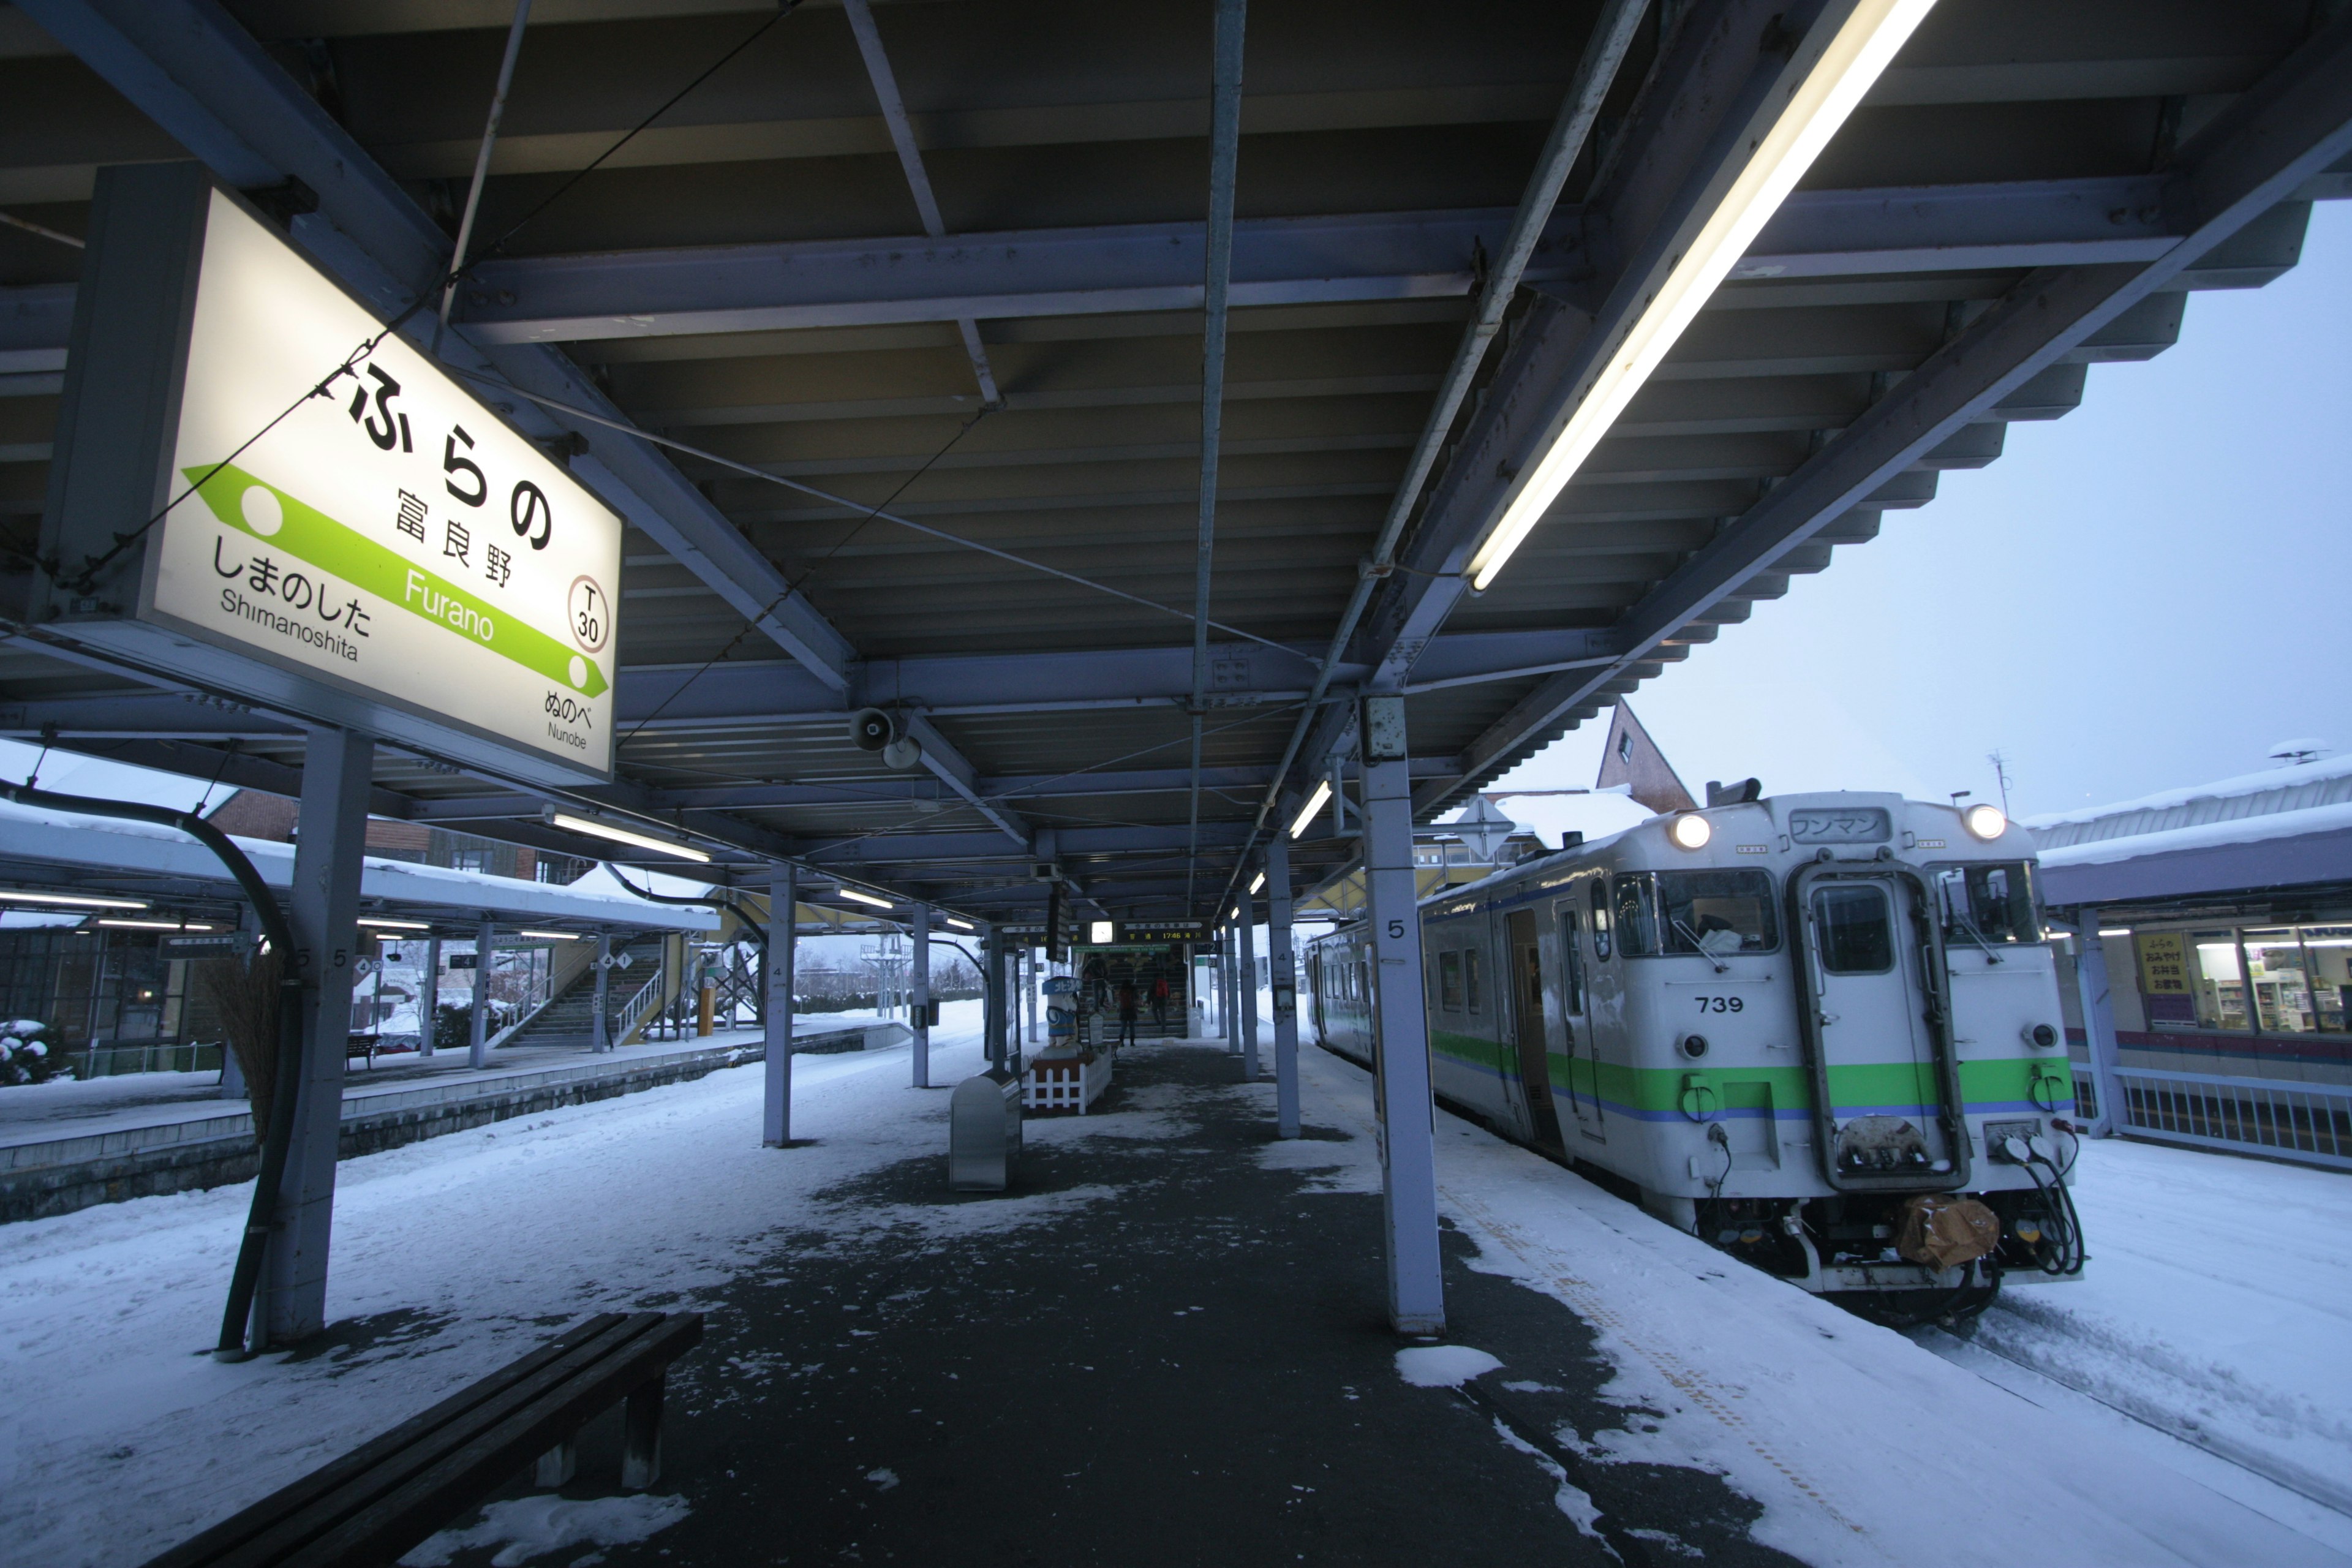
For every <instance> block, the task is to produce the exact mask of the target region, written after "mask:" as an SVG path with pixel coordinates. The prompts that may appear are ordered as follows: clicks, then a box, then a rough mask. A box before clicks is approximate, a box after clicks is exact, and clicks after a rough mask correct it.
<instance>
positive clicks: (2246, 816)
mask: <svg viewBox="0 0 2352 1568" xmlns="http://www.w3.org/2000/svg"><path fill="white" fill-rule="evenodd" d="M2347 803H2352V756H2344V757H2327V758H2324V759H2322V760H2320V761H2317V762H2310V763H2299V764H2297V765H2295V766H2294V767H2285V768H2269V769H2265V770H2264V771H2263V772H2261V773H2242V774H2240V775H2239V776H2238V777H2236V778H2231V779H2222V780H2221V781H2219V782H2218V783H2214V784H2196V785H2192V786H2190V787H2189V788H2187V789H2175V790H2165V791H2163V792H2161V793H2159V794H2157V795H2143V796H2141V797H2140V798H2139V799H2137V800H2126V801H2118V802H2116V804H2115V805H2097V806H2092V807H2089V808H2087V809H2085V810H2083V811H2066V812H2055V813H2053V814H2051V815H2049V816H2029V817H2023V818H2021V819H2020V821H2019V823H2018V826H2021V827H2023V828H2025V829H2026V830H2027V831H2029V832H2031V833H2032V835H2033V840H2034V842H2035V844H2037V845H2038V846H2040V847H2041V850H2042V859H2043V860H2044V861H2045V862H2051V861H2052V859H2053V854H2054V853H2055V852H2057V851H2061V850H2065V849H2070V848H2073V847H2076V846H2079V845H2090V844H2099V843H2105V842H2109V841H2111V840H2115V839H2120V838H2134V839H2142V838H2147V837H2151V836H2154V835H2167V836H2168V835H2171V834H2174V833H2178V832H2180V831H2183V830H2186V829H2190V828H2214V829H2217V830H2218V831H2217V832H2216V833H2214V834H2212V835H2209V836H2207V837H2202V838H2200V839H2198V840H2196V841H2195V842H2196V846H2197V847H2202V846H2204V845H2209V844H2222V843H2230V844H2251V843H2254V842H2257V841H2259V840H2262V839H2265V838H2275V837H2285V836H2288V835H2292V834H2297V833H2314V832H2319V831H2323V830H2324V826H2326V825H2324V824H2323V823H2322V822H2321V821H2320V819H2319V818H2317V817H2307V818H2305V819H2304V820H2303V821H2301V822H2299V823H2296V824H2294V825H2292V826H2289V825H2284V824H2280V823H2276V822H2271V821H2266V820H2263V819H2266V818H2272V817H2278V816H2300V815H2301V814H2304V813H2309V812H2314V811H2322V810H2324V809H2325V808H2326V807H2329V806H2338V805H2346V804H2347ZM2168 847H2191V846H2190V845H2189V843H2188V842H2187V841H2184V842H2183V843H2181V844H2179V845H2174V846H2168ZM2155 848H2156V847H2155V846H2153V845H2148V844H2140V845H2137V846H2135V847H2132V848H2131V849H2129V850H2127V851H2126V853H2129V854H2147V853H2152V852H2154V851H2155Z"/></svg>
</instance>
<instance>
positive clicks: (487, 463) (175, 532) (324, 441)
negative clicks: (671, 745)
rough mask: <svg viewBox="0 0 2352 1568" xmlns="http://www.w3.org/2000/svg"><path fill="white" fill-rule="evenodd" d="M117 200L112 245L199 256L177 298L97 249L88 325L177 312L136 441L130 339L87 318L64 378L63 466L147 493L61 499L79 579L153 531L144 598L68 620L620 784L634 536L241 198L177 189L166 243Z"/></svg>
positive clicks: (311, 712) (61, 524) (546, 772)
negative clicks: (102, 468) (625, 583)
mask: <svg viewBox="0 0 2352 1568" xmlns="http://www.w3.org/2000/svg"><path fill="white" fill-rule="evenodd" d="M110 173H112V172H111V171H110ZM181 177H182V178H183V179H187V178H191V177H194V176H191V175H188V174H183V175H182V176H181ZM114 194H115V195H117V197H118V199H117V200H115V201H113V202H111V203H106V204H104V205H107V206H108V207H109V208H110V209H111V210H109V211H107V212H105V213H102V214H101V215H100V216H101V219H102V220H111V221H101V222H100V224H98V225H97V226H96V228H97V232H96V234H95V235H94V237H93V248H94V250H96V249H97V248H98V247H122V246H129V245H138V246H141V247H142V248H143V249H145V250H147V251H150V252H152V251H153V250H155V249H157V248H158V247H159V246H160V247H161V248H163V249H165V250H169V249H170V248H172V242H173V241H174V240H177V241H179V248H180V249H181V250H182V251H183V252H184V256H183V258H182V259H181V265H180V267H179V268H175V269H171V272H170V274H169V275H168V276H167V278H166V279H164V281H165V283H166V285H167V286H166V287H165V288H163V289H155V288H153V287H152V280H151V281H150V286H149V287H148V288H147V289H144V290H142V295H143V296H145V297H132V298H128V299H126V294H127V293H128V292H129V290H130V289H131V284H132V281H133V278H134V276H135V275H136V274H137V273H138V272H139V271H142V270H143V271H149V272H152V271H153V270H154V268H155V263H156V262H157V260H158V259H159V258H157V257H155V256H153V255H143V256H141V257H137V258H122V257H117V256H111V255H107V254H104V253H100V254H97V255H95V256H94V257H93V265H92V267H91V272H92V275H93V278H94V279H95V280H96V282H97V283H98V284H99V288H98V289H97V290H96V297H95V298H94V299H91V300H87V301H85V302H84V303H85V307H86V308H87V309H89V310H95V311H100V312H105V311H109V310H112V311H115V312H118V313H120V314H124V315H132V316H135V315H137V314H139V313H141V312H142V311H144V312H145V313H147V314H149V315H151V316H155V317H159V318H161V319H159V320H156V321H152V323H151V328H161V329H163V331H165V332H166V333H167V334H168V336H166V338H165V339H164V342H166V343H167V344H168V345H169V347H170V349H171V350H172V351H173V352H172V353H170V355H169V357H168V360H167V361H166V362H165V363H161V364H159V365H154V366H152V367H150V369H151V374H150V375H149V376H148V377H147V378H146V380H147V381H148V382H150V383H153V384H155V386H156V389H157V391H158V392H159V393H160V397H159V401H158V403H157V405H156V406H154V407H153V408H152V411H149V413H148V416H147V417H146V418H144V419H143V420H142V421H140V424H141V426H143V428H140V429H134V430H131V431H129V432H126V431H125V429H124V428H122V426H123V424H124V420H123V416H122V411H121V409H119V408H117V407H114V406H110V405H109V403H108V400H109V399H118V400H119V399H120V396H121V392H122V390H123V389H122V388H121V387H120V386H118V385H109V384H100V381H99V379H98V378H110V379H112V380H118V381H119V380H120V379H121V373H122V369H123V367H122V366H121V364H120V363H114V361H119V360H120V358H121V356H120V355H117V356H114V361H110V357H109V356H108V355H107V354H105V353H103V352H102V351H103V350H104V348H105V347H106V340H107V339H108V338H109V337H110V335H113V334H117V333H120V332H121V331H123V330H124V327H125V323H124V322H123V321H120V320H117V321H109V320H105V319H93V320H91V321H82V320H80V319H79V318H78V320H77V324H76V334H77V339H78V340H79V339H82V338H84V337H88V338H90V339H92V340H93V348H94V350H95V351H98V352H94V353H93V355H92V358H91V363H89V364H87V365H84V364H83V363H80V360H79V356H76V357H74V358H73V359H71V360H70V361H69V363H72V365H73V370H71V371H69V373H68V374H69V376H72V375H75V374H80V375H82V376H83V377H84V379H83V380H82V382H81V383H80V384H78V385H77V384H69V386H68V404H69V414H70V415H71V416H73V423H74V428H73V429H72V430H71V431H70V432H68V431H66V430H63V429H61V435H68V436H69V439H68V441H67V442H66V443H62V444H61V445H62V447H63V449H62V450H61V452H60V458H61V460H63V461H64V462H66V463H68V464H87V463H93V462H100V463H102V462H110V461H111V462H122V461H124V460H125V459H128V460H129V462H130V463H131V465H132V466H133V467H134V468H136V469H137V471H138V472H139V473H140V474H141V475H142V478H144V479H149V480H150V481H151V482H150V483H148V484H147V485H145V486H142V487H138V488H133V489H127V490H124V491H122V492H121V493H105V494H102V493H100V488H99V487H93V486H88V485H85V486H82V487H80V488H79V490H77V488H76V486H75V485H73V484H72V483H70V482H68V483H67V484H65V485H62V486H58V487H55V488H53V492H52V500H53V504H52V510H53V512H56V513H58V517H57V518H56V519H54V520H53V521H55V522H56V524H57V526H58V546H57V548H56V551H55V554H56V558H57V559H58V561H59V563H60V566H61V568H62V569H63V570H62V571H61V575H63V576H66V577H68V578H69V577H70V574H71V568H72V566H73V565H74V557H75V555H76V552H77V550H78V549H79V551H81V552H85V553H84V558H85V559H89V558H91V557H93V556H95V555H96V554H97V553H99V550H100V546H99V543H98V542H99V541H100V540H104V539H109V538H112V537H119V536H120V535H121V534H122V533H125V532H128V531H131V530H133V529H136V528H138V527H140V526H141V525H142V524H144V523H146V522H147V521H148V520H149V518H151V517H152V516H154V515H155V513H157V512H159V511H160V512H161V513H162V521H160V523H157V524H156V525H155V526H153V527H152V528H151V529H149V530H148V531H147V534H146V536H145V537H144V538H143V540H142V542H141V547H140V549H139V550H138V551H137V552H133V554H132V556H131V563H130V564H131V566H132V567H133V568H135V582H128V583H121V584H111V586H113V587H114V588H115V590H116V591H115V592H114V593H112V594H104V593H101V594H99V595H82V596H80V597H79V598H77V599H73V600H70V601H68V603H66V604H65V605H62V606H61V611H62V613H61V614H60V616H59V620H60V629H61V630H67V631H69V632H70V633H71V634H73V635H76V636H79V637H83V638H85V639H88V640H91V641H95V642H101V643H106V644H108V645H110V646H113V647H120V648H122V649H124V650H125V651H130V652H133V653H138V654H142V655H144V656H145V657H146V658H149V659H150V660H153V659H154V658H157V657H158V653H159V650H158V649H157V648H156V647H154V638H153V635H152V634H153V633H155V632H162V633H166V634H170V635H171V636H172V637H173V638H174V639H179V640H177V642H176V646H177V647H179V648H180V649H181V650H182V656H181V658H177V659H173V658H172V657H171V655H170V654H169V653H168V652H166V653H163V658H165V659H166V660H168V661H169V662H171V663H173V664H179V665H181V667H182V668H187V669H188V670H189V671H190V673H191V674H192V675H194V676H195V677H197V678H199V679H202V680H203V681H204V682H205V684H208V685H218V686H226V688H228V689H231V690H234V691H236V692H239V693H242V694H246V695H250V696H252V697H255V698H257V699H259V700H262V701H265V702H268V703H269V704H270V705H272V706H278V707H283V708H287V709H289V710H293V711H295V712H297V713H298V714H300V715H303V716H306V717H310V718H313V719H317V720H320V721H324V722H329V723H336V724H342V725H346V726H349V727H353V728H362V729H369V730H371V731H373V732H376V733H380V734H386V735H389V736H391V737H393V738H395V739H404V740H415V741H419V742H424V743H425V744H426V745H428V746H430V747H431V748H432V749H434V750H436V751H440V752H443V753H444V754H454V755H457V756H458V757H460V758H461V759H462V760H498V759H503V760H504V761H505V762H507V763H509V764H520V767H519V771H520V772H522V773H527V774H537V775H541V776H550V777H561V778H566V779H577V778H582V777H588V778H601V777H607V776H609V775H610V773H611V771H612V754H613V724H612V720H613V709H614V695H613V687H614V674H615V631H616V626H615V612H616V609H617V600H616V597H615V595H616V594H617V592H618V589H619V577H620V554H621V534H622V524H621V520H620V518H619V517H617V516H616V515H615V514H614V512H613V511H612V510H611V509H609V508H608V507H606V506H605V505H604V503H603V502H602V501H601V500H598V499H597V498H596V497H595V496H594V495H593V493H592V492H591V491H589V490H588V489H586V488H585V487H584V486H583V485H582V484H580V483H579V482H578V481H577V480H576V479H573V478H572V476H571V474H570V473H569V472H568V471H567V470H566V469H565V468H563V467H562V465H561V464H559V463H557V462H556V461H555V460H554V459H552V458H550V457H549V456H548V455H547V454H546V453H544V452H542V451H541V449H540V448H539V447H537V446H536V445H534V444H533V443H532V442H531V441H530V440H529V439H528V438H526V437H523V436H522V435H520V433H519V432H517V431H515V430H514V429H512V428H511V427H509V426H508V425H507V424H506V423H505V422H504V420H503V419H501V418H500V417H499V415H498V414H497V413H496V412H494V411H493V410H491V409H490V408H489V407H488V405H486V404H484V402H483V401H482V400H481V399H480V398H478V397H477V396H476V395H474V394H473V393H472V392H471V391H469V390H468V389H467V387H466V385H465V384H462V383H460V382H459V381H458V380H457V379H456V378H455V377H453V376H452V375H450V374H448V373H447V372H446V371H445V370H443V369H442V368H441V367H440V366H439V365H438V364H436V363H435V362H434V361H433V360H432V359H430V358H429V357H427V355H426V354H425V352H424V351H423V350H421V349H420V348H418V347H417V346H416V345H415V344H413V343H411V342H408V341H407V340H405V339H404V338H402V337H400V336H399V335H397V334H393V335H389V336H385V335H383V321H381V320H380V319H379V318H378V317H377V315H376V314H375V313H374V312H373V311H371V310H369V309H367V308H366V307H365V306H363V305H362V304H361V303H360V302H359V301H358V300H355V299H353V298H352V296H351V295H350V294H348V293H346V292H345V291H344V290H343V289H342V288H341V286H340V285H338V284H337V283H335V282H334V281H333V280H331V279H329V278H328V277H327V276H326V275H325V274H323V273H322V272H320V270H319V269H318V268H316V267H315V266H313V265H312V264H311V263H310V261H309V260H308V259H307V258H305V257H303V256H302V255H301V254H300V253H299V251H297V250H296V249H295V248H294V247H293V246H292V245H291V244H290V243H289V241H288V240H287V239H286V238H285V237H283V236H282V235H280V234H279V233H278V232H277V231H276V230H275V229H274V228H273V227H272V226H270V225H269V224H268V222H267V221H266V220H264V219H263V218H261V217H259V216H257V215H256V214H254V213H253V212H251V211H250V210H248V209H247V207H246V206H245V205H243V204H242V203H241V202H239V201H238V200H237V199H236V198H235V197H234V196H231V195H228V194H226V193H225V192H222V191H220V190H217V189H215V188H212V187H211V186H210V185H209V184H205V185H204V186H203V187H202V189H201V190H198V191H195V192H194V193H193V194H190V193H184V192H174V193H173V194H174V195H179V196H180V197H181V199H180V200H179V201H177V202H173V203H166V204H164V205H165V207H166V208H167V209H169V208H172V207H177V208H180V209H182V210H181V211H180V212H179V213H178V214H177V215H176V221H173V215H172V214H171V213H170V212H168V211H167V212H166V213H165V214H164V215H163V221H164V223H165V224H166V225H167V226H168V228H169V232H167V233H165V234H163V235H162V236H160V237H159V236H158V235H157V234H156V233H155V232H153V231H154V230H155V228H156V226H157V217H156V215H154V214H152V213H149V214H137V213H131V212H129V211H127V210H125V208H126V205H127V204H126V203H125V202H124V201H123V200H121V199H120V198H121V195H123V193H121V192H117V193H114ZM110 282H111V283H112V284H113V285H114V287H112V288H108V287H106V285H107V284H108V283H110ZM378 337H382V340H383V341H382V342H375V343H374V344H373V347H367V348H363V345H366V344H368V343H369V342H371V340H373V339H375V338H378ZM110 373H111V374H110ZM155 373H160V374H155ZM131 390H132V391H133V392H134V393H135V392H137V391H139V390H141V388H139V387H133V388H132V389H131ZM132 401H133V402H134V403H135V401H136V399H135V397H134V398H133V399H132ZM126 436H127V439H126ZM142 438H143V439H145V440H147V441H150V442H152V447H153V450H152V455H151V454H149V453H146V452H142V451H140V450H138V449H137V448H138V447H139V445H140V444H141V441H142ZM126 446H129V447H131V450H129V451H126V450H125V447H126ZM61 497H62V498H63V500H64V501H65V502H66V504H63V505H59V504H58V500H59V498H61ZM76 501H79V502H80V503H81V504H80V505H79V506H77V505H75V504H73V503H74V502H76ZM133 511H143V512H144V515H131V513H132V512H133ZM106 514H110V515H106ZM184 639H194V644H201V645H204V648H205V649H209V650H217V651H216V652H214V653H211V654H209V655H206V654H205V653H204V652H203V651H202V650H199V649H198V648H196V647H194V646H193V645H192V644H190V643H189V642H187V641H186V640H184ZM224 656H227V657H224ZM354 699H356V700H357V701H354ZM469 741H470V742H476V743H474V744H468V743H467V742H469ZM479 742H489V743H490V745H491V746H492V747H495V748H496V749H495V750H494V751H493V750H489V749H486V748H484V747H483V746H481V745H480V744H479Z"/></svg>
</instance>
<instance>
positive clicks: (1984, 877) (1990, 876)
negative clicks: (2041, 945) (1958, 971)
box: [1927, 860, 2042, 947]
mask: <svg viewBox="0 0 2352 1568" xmlns="http://www.w3.org/2000/svg"><path fill="white" fill-rule="evenodd" d="M1927 879H1928V880H1929V881H1931V882H1933V883H1934V884H1935V888H1936V909H1937V913H1938V914H1939V915H1940V916H1941V917H1942V919H1943V922H1944V945H1945V946H1947V947H1952V946H1963V945H1966V946H1972V945H1974V944H1975V943H1978V942H1983V943H1986V944H1987V945H1989V946H1999V945H2001V944H2005V943H2010V942H2040V941H2041V940H2042V922H2041V921H2040V920H2039V919H2038V918H2037V917H2036V916H2035V914H2034V910H2033V881H2032V870H2031V869H2030V868H2028V866H2027V865H2026V863H2025V862H2024V861H2022V860H2004V861H1998V862H1995V863H1993V864H1991V865H1979V866H1935V867H1931V868H1928V872H1927Z"/></svg>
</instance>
